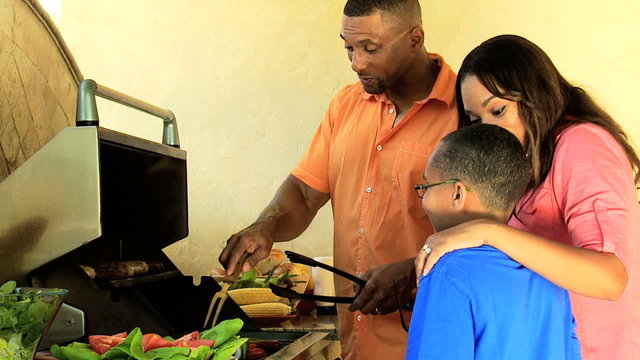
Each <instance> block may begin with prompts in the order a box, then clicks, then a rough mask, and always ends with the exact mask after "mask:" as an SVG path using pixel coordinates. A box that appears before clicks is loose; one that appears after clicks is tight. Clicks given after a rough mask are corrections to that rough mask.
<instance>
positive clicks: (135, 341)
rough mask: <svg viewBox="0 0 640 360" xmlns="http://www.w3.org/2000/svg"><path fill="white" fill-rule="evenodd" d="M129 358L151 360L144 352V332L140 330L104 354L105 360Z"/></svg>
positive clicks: (136, 329) (132, 332) (136, 330)
mask: <svg viewBox="0 0 640 360" xmlns="http://www.w3.org/2000/svg"><path fill="white" fill-rule="evenodd" d="M127 356H130V357H133V358H134V359H136V360H151V357H150V356H148V355H147V354H145V353H144V351H142V332H141V331H140V328H135V329H133V330H131V332H130V333H129V336H127V338H126V339H124V341H123V342H121V343H120V344H118V346H116V347H113V348H111V349H109V351H107V352H106V353H104V354H102V358H103V359H114V358H118V357H124V358H127Z"/></svg>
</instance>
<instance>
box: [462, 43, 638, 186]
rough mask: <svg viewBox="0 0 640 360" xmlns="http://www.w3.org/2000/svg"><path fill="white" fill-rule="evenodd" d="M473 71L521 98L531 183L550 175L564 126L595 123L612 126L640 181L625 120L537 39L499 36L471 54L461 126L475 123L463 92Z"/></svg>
mask: <svg viewBox="0 0 640 360" xmlns="http://www.w3.org/2000/svg"><path fill="white" fill-rule="evenodd" d="M470 75H475V76H477V77H478V79H479V80H480V82H481V83H482V84H483V85H484V86H485V87H486V88H487V90H489V92H491V93H492V94H493V95H495V96H497V97H500V98H503V99H507V100H511V101H517V102H518V112H519V114H520V118H521V120H522V122H523V124H524V127H525V130H526V132H527V137H528V144H527V149H525V150H526V151H527V154H529V161H530V163H531V167H532V178H531V183H530V188H534V189H535V188H537V187H538V186H539V185H540V184H542V182H543V181H544V180H545V178H546V177H547V174H549V170H550V169H551V162H552V161H553V154H554V151H555V140H556V139H555V137H556V135H557V133H558V130H559V127H563V126H566V125H568V124H571V123H593V124H596V125H599V126H600V127H602V128H603V129H605V130H606V131H608V132H609V133H610V134H611V135H612V136H613V137H614V138H615V139H616V140H617V141H618V143H620V145H621V146H622V147H623V149H624V151H625V152H626V154H627V157H628V158H629V161H630V162H631V166H632V168H633V172H634V176H635V177H634V180H635V183H636V184H638V183H640V159H639V158H638V154H637V153H636V151H635V150H634V148H633V146H632V145H631V143H630V141H629V139H628V137H627V135H626V134H625V132H624V131H623V130H622V128H621V127H620V125H619V124H618V123H616V122H615V120H613V118H612V117H611V116H610V115H609V114H608V113H607V112H606V111H604V110H603V109H602V108H601V107H600V106H598V105H597V104H596V103H595V101H594V100H593V99H592V98H591V96H589V94H587V92H586V91H584V90H583V89H581V88H579V87H576V86H572V85H571V84H569V82H568V81H567V80H566V79H565V78H564V77H562V75H561V74H560V72H558V69H556V67H555V66H554V65H553V63H552V62H551V59H549V57H548V56H547V54H545V52H544V51H542V49H540V48H539V47H538V46H537V45H535V44H534V43H532V42H531V41H529V40H527V39H525V38H522V37H520V36H516V35H501V36H496V37H494V38H491V39H489V40H487V41H485V42H483V43H482V44H480V45H479V46H478V47H476V48H475V49H473V51H471V52H470V53H469V55H467V57H466V58H465V59H464V61H463V62H462V66H461V67H460V71H459V72H458V80H457V82H456V97H457V100H458V101H457V102H458V113H459V114H460V127H462V126H466V125H469V124H470V123H471V121H470V118H469V116H467V115H466V114H465V112H464V105H463V103H462V96H461V93H460V85H461V83H462V81H464V79H465V78H466V77H467V76H470Z"/></svg>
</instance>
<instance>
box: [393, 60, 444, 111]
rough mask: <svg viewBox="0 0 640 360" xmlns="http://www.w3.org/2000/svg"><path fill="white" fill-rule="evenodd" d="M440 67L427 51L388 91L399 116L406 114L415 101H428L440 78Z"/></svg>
mask: <svg viewBox="0 0 640 360" xmlns="http://www.w3.org/2000/svg"><path fill="white" fill-rule="evenodd" d="M439 72H440V67H439V66H438V65H437V64H436V62H435V61H433V60H432V59H431V57H430V56H429V54H427V52H426V51H424V52H422V53H421V55H420V56H419V58H418V59H417V61H415V62H414V64H413V65H411V67H410V68H409V69H408V71H407V72H406V73H405V75H404V76H403V78H402V79H400V81H398V82H396V84H394V86H392V87H390V88H388V89H387V91H386V93H387V97H388V98H389V100H391V101H392V102H393V103H394V105H395V106H396V110H397V113H398V114H404V113H406V112H407V110H409V108H411V106H412V105H413V103H414V102H415V101H419V100H423V99H426V98H427V97H428V96H429V94H430V93H431V90H432V89H433V85H434V84H435V82H436V79H437V78H438V73H439Z"/></svg>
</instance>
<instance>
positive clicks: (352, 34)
mask: <svg viewBox="0 0 640 360" xmlns="http://www.w3.org/2000/svg"><path fill="white" fill-rule="evenodd" d="M409 30H411V29H407V28H403V27H401V26H400V25H399V24H397V23H396V21H393V20H390V19H387V18H384V17H383V16H382V15H381V12H380V11H376V12H374V13H373V14H372V15H369V16H358V17H349V16H343V17H342V30H341V33H340V37H341V38H342V39H343V40H344V47H345V49H347V55H348V56H349V60H350V61H351V68H352V69H353V71H355V72H356V73H357V74H358V78H360V82H362V86H363V87H364V90H365V91H366V92H368V93H370V94H381V93H383V92H384V91H385V90H386V89H387V88H389V87H390V86H393V84H394V83H395V82H396V81H397V80H398V79H399V78H401V77H402V75H403V74H404V73H405V72H406V71H407V68H408V66H409V63H410V58H411V56H410V55H411V52H410V51H411V44H410V39H409Z"/></svg>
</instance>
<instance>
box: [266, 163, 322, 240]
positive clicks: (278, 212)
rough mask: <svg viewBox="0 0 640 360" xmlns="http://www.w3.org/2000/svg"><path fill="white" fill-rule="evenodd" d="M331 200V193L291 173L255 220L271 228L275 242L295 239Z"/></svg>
mask: <svg viewBox="0 0 640 360" xmlns="http://www.w3.org/2000/svg"><path fill="white" fill-rule="evenodd" d="M328 200H329V194H325V193H321V192H319V191H317V190H314V189H313V188H311V187H309V186H308V185H306V184H305V183H303V182H302V181H300V180H298V179H297V178H295V177H294V176H292V175H289V176H288V177H287V179H285V181H284V182H283V183H282V185H280V188H279V189H278V191H277V192H276V194H275V196H274V197H273V199H272V200H271V202H270V203H269V205H267V207H266V208H265V209H264V210H263V211H262V213H260V216H258V219H257V220H256V221H255V223H256V224H260V225H262V226H264V227H267V228H268V229H269V232H270V233H271V234H272V236H273V241H287V240H291V239H295V238H296V237H298V236H299V235H300V234H302V232H304V230H306V229H307V227H308V226H309V224H311V221H312V220H313V218H314V217H315V216H316V213H317V212H318V210H319V209H320V208H321V207H322V206H323V205H324V204H325V203H326V202H327V201H328Z"/></svg>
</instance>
